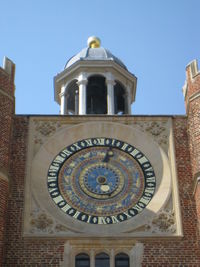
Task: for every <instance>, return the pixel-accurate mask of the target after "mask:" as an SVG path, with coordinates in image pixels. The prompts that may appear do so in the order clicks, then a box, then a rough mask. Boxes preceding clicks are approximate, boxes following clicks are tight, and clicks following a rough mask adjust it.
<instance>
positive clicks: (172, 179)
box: [24, 117, 182, 237]
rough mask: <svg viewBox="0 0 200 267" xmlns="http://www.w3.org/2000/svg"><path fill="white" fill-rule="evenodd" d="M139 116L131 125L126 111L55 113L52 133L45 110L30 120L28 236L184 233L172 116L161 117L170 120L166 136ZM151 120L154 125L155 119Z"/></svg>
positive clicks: (26, 210) (27, 205)
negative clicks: (120, 114)
mask: <svg viewBox="0 0 200 267" xmlns="http://www.w3.org/2000/svg"><path fill="white" fill-rule="evenodd" d="M95 119H97V120H98V124H97V123H96V122H95V121H94V120H95ZM140 119H141V118H140ZM140 119H139V118H138V122H137V120H136V119H134V121H131V123H129V124H130V125H126V124H127V123H125V120H127V119H125V118H124V119H123V118H121V119H120V118H119V119H118V121H117V119H116V118H115V119H114V118H113V121H109V122H108V121H104V120H103V118H102V117H101V118H94V117H93V118H92V119H90V118H85V119H84V120H85V121H83V119H81V120H82V123H78V120H79V118H78V117H77V118H75V117H74V118H73V120H72V118H65V119H62V120H60V118H59V119H58V118H55V123H54V125H55V126H54V128H53V127H52V131H51V132H48V133H47V132H46V131H44V129H45V128H44V127H45V125H46V124H47V123H48V120H46V119H45V117H43V118H41V117H33V118H32V119H31V123H30V131H29V154H28V162H29V164H28V165H27V166H28V167H27V178H26V181H27V182H26V194H25V199H26V201H25V203H26V207H25V213H24V234H25V235H26V236H49V237H50V236H52V237H53V236H66V237H81V236H82V237H86V236H88V237H89V236H91V237H102V236H105V237H112V236H113V235H115V236H126V237H131V236H137V237H145V236H149V237H156V236H181V235H182V229H181V223H180V211H179V205H177V204H176V205H175V204H174V202H175V201H176V203H179V201H178V196H177V181H176V172H175V165H174V163H173V157H174V149H173V138H172V132H171V129H172V128H171V126H170V125H171V121H170V120H169V119H168V120H166V119H165V118H162V119H161V121H159V122H156V123H157V124H158V125H159V124H160V125H162V127H163V126H165V127H163V129H164V130H163V129H162V130H161V132H162V131H165V135H164V136H165V142H164V141H163V139H162V142H161V141H160V140H161V139H160V138H161V135H160V134H156V135H154V130H152V131H150V132H149V131H148V132H147V131H144V129H142V128H141V127H140V124H139V120H140ZM123 120H124V121H123ZM126 122H127V121H126ZM77 123H78V124H77ZM145 123H146V124H147V125H150V124H152V125H155V121H154V119H153V118H149V119H148V120H146V119H145V122H144V123H143V124H142V125H143V127H144V124H145ZM38 125H43V127H40V128H38ZM162 127H161V128H162ZM148 128H149V127H147V129H148ZM154 128H155V127H154ZM157 131H158V129H157ZM39 137H40V138H39ZM41 137H42V139H41ZM38 138H39V139H38ZM38 140H40V142H38ZM166 144H168V145H167V147H168V149H166ZM137 158H138V159H137ZM145 164H146V165H145ZM130 165H132V166H133V167H132V169H130ZM144 166H146V167H144ZM145 168H146V169H145ZM145 170H147V173H146V174H145ZM148 171H150V172H149V173H150V174H148ZM71 174H72V175H71ZM148 175H149V177H148ZM145 176H146V178H145ZM71 177H73V178H71ZM92 177H93V179H92ZM130 177H131V178H130ZM148 182H149V185H150V187H149V186H148ZM134 183H135V185H134ZM127 184H128V186H127ZM172 185H173V186H172ZM145 190H146V191H145ZM145 192H146V193H145ZM133 194H134V197H133ZM47 200H48V201H47ZM88 200H89V201H88ZM87 203H88V205H87ZM95 208H96V209H95ZM163 214H165V216H167V217H169V225H167V226H166V227H165V229H164V228H162V226H160V227H159V225H160V220H161V218H162V216H163ZM141 222H142V224H141ZM44 225H45V226H44Z"/></svg>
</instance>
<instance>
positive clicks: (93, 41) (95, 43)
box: [87, 36, 101, 48]
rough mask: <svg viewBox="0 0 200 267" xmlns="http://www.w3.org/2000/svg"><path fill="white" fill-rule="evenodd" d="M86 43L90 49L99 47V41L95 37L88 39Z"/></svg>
mask: <svg viewBox="0 0 200 267" xmlns="http://www.w3.org/2000/svg"><path fill="white" fill-rule="evenodd" d="M87 43H88V46H89V47H90V48H98V47H100V45H101V40H100V39H99V38H98V37H96V36H91V37H89V38H88V41H87Z"/></svg>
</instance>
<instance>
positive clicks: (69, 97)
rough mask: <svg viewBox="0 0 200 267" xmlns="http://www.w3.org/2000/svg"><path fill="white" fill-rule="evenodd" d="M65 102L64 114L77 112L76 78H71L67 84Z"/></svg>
mask: <svg viewBox="0 0 200 267" xmlns="http://www.w3.org/2000/svg"><path fill="white" fill-rule="evenodd" d="M65 97H66V103H67V110H66V111H65V114H70V115H72V114H73V115H74V114H78V85H77V80H73V81H72V82H71V83H70V84H69V85H68V86H67V90H66V96H65Z"/></svg>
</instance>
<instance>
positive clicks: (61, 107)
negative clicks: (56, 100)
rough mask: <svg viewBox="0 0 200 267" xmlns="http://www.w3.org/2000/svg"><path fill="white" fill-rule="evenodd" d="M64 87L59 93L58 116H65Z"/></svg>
mask: <svg viewBox="0 0 200 267" xmlns="http://www.w3.org/2000/svg"><path fill="white" fill-rule="evenodd" d="M65 89H66V86H65V85H63V86H62V88H61V93H60V114H61V115H65V114H66V102H67V101H66V93H65Z"/></svg>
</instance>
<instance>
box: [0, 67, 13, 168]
mask: <svg viewBox="0 0 200 267" xmlns="http://www.w3.org/2000/svg"><path fill="white" fill-rule="evenodd" d="M13 94H14V84H13V82H12V80H10V77H9V75H8V74H7V73H6V72H5V71H4V70H3V69H1V68H0V126H1V127H0V169H1V170H2V169H3V170H5V172H8V169H9V155H10V137H11V131H12V117H13V114H14V97H13Z"/></svg>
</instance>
